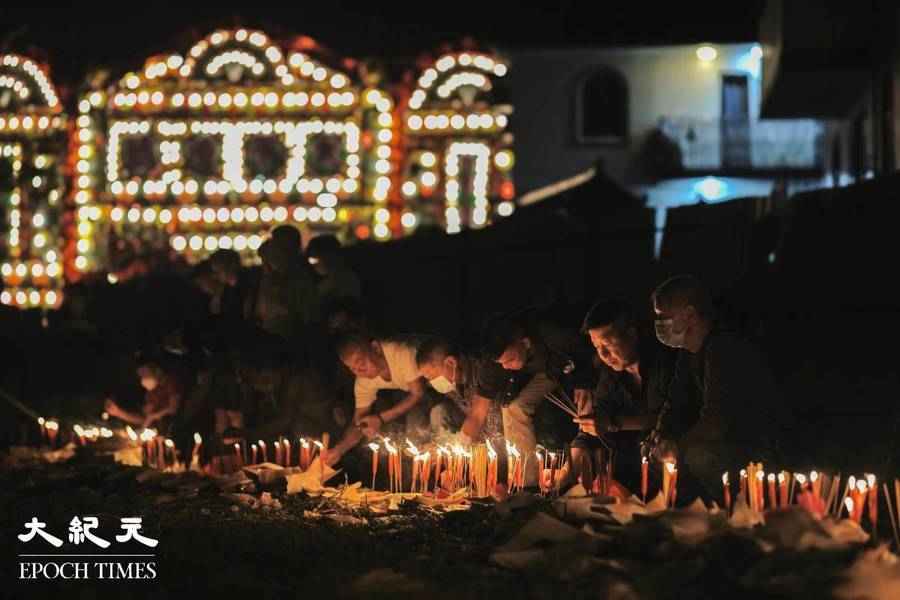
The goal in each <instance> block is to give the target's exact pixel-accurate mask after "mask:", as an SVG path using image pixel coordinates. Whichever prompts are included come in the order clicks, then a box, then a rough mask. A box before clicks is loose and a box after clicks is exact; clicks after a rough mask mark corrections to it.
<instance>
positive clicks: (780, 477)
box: [778, 473, 785, 483]
mask: <svg viewBox="0 0 900 600" xmlns="http://www.w3.org/2000/svg"><path fill="white" fill-rule="evenodd" d="M784 479H785V477H784V473H779V474H778V483H784Z"/></svg>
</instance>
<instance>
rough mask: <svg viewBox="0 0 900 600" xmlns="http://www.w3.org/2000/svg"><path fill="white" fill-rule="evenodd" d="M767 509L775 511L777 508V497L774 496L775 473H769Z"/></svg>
mask: <svg viewBox="0 0 900 600" xmlns="http://www.w3.org/2000/svg"><path fill="white" fill-rule="evenodd" d="M768 481H769V508H770V509H773V510H774V509H775V508H776V507H777V506H778V500H777V496H776V495H775V473H769V477H768Z"/></svg>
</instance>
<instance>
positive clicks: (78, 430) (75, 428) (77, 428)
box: [72, 425, 84, 435]
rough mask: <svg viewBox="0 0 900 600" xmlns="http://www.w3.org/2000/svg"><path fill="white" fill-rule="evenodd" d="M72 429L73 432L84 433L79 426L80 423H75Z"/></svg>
mask: <svg viewBox="0 0 900 600" xmlns="http://www.w3.org/2000/svg"><path fill="white" fill-rule="evenodd" d="M72 429H74V430H75V433H77V434H78V435H84V429H82V428H81V425H76V426H75V427H73V428H72Z"/></svg>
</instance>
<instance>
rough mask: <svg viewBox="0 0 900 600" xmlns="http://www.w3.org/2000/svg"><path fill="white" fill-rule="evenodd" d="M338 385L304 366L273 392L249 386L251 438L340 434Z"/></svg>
mask: <svg viewBox="0 0 900 600" xmlns="http://www.w3.org/2000/svg"><path fill="white" fill-rule="evenodd" d="M334 394H335V390H334V386H333V385H332V384H331V382H329V381H328V379H327V378H326V377H323V376H322V374H320V373H319V372H318V371H317V370H315V369H309V368H307V369H302V370H300V371H299V372H297V373H293V374H291V375H289V376H288V377H287V378H286V379H284V380H282V381H280V382H278V383H277V384H276V385H275V387H274V388H273V389H271V390H269V391H264V392H260V391H257V390H254V389H252V388H250V387H249V386H245V388H244V398H245V400H244V402H245V407H246V408H245V411H244V412H245V416H246V417H249V418H247V419H246V421H247V426H248V431H247V433H246V437H247V439H251V440H255V439H263V440H267V439H272V438H275V437H277V436H279V435H285V436H291V435H303V436H310V437H318V436H321V435H322V433H324V432H326V431H327V432H329V433H330V434H331V435H337V433H338V431H337V429H338V428H337V425H336V423H335V422H334V415H333V408H334V406H335V403H334Z"/></svg>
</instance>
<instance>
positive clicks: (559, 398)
mask: <svg viewBox="0 0 900 600" xmlns="http://www.w3.org/2000/svg"><path fill="white" fill-rule="evenodd" d="M544 397H545V398H546V399H547V400H549V401H550V403H551V404H553V405H554V406H556V407H557V408H559V409H561V410H562V411H563V412H565V413H566V414H568V415H569V416H570V417H572V418H573V419H577V418H579V416H580V415H579V414H578V408H577V407H576V406H575V403H574V402H572V400H571V399H570V398H569V396H568V395H566V393H565V392H564V391H562V390H560V392H559V395H556V394H554V393H552V392H550V393H548V394H547V395H546V396H544Z"/></svg>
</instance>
